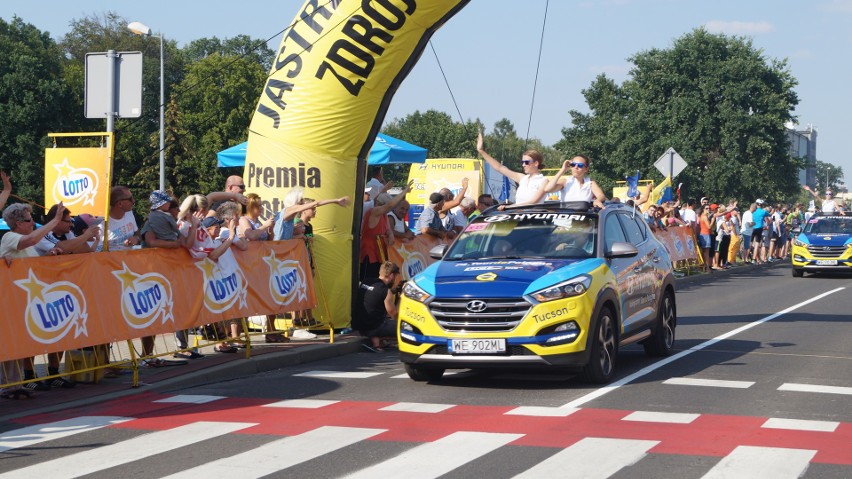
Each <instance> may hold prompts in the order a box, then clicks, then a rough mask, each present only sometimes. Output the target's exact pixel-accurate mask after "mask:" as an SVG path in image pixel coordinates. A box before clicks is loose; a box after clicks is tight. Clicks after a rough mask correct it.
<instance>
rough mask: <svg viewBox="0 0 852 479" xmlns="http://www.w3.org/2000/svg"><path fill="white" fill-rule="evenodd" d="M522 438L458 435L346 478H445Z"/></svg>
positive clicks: (478, 433) (495, 435)
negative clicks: (479, 458)
mask: <svg viewBox="0 0 852 479" xmlns="http://www.w3.org/2000/svg"><path fill="white" fill-rule="evenodd" d="M521 437H523V434H503V433H488V432H464V431H460V432H455V433H453V434H450V435H449V436H445V437H442V438H441V439H438V440H437V441H434V442H428V443H426V444H421V445H419V446H416V447H414V448H412V449H409V450H407V451H405V452H403V453H402V454H400V455H398V456H396V457H394V458H392V459H388V460H387V461H384V462H380V463H378V464H375V465H373V466H370V467H367V468H366V469H361V470H360V471H357V472H355V473H354V474H351V475H349V476H346V477H349V478H363V479H375V478H377V477H405V478H406V479H431V478H435V477H439V476H442V475H444V474H446V473H448V472H450V471H452V470H453V469H455V468H457V467H459V466H462V465H464V464H467V463H468V462H470V461H473V460H474V459H476V458H478V457H481V456H484V455H485V454H488V453H489V452H491V451H493V450H495V449H498V448H500V447H503V446H505V445H506V444H509V443H510V442H512V441H514V440H516V439H518V438H521Z"/></svg>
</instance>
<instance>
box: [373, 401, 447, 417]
mask: <svg viewBox="0 0 852 479" xmlns="http://www.w3.org/2000/svg"><path fill="white" fill-rule="evenodd" d="M453 407H456V405H455V404H430V403H421V402H398V403H396V404H391V405H390V406H385V407H383V408H381V409H379V411H398V412H423V413H431V414H434V413H439V412H444V411H446V410H447V409H450V408H453Z"/></svg>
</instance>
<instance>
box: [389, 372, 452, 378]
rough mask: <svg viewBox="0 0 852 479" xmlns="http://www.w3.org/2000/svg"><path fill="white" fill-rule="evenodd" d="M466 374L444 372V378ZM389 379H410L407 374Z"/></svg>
mask: <svg viewBox="0 0 852 479" xmlns="http://www.w3.org/2000/svg"><path fill="white" fill-rule="evenodd" d="M464 372H467V370H460V371H444V376H455V375H456V374H459V373H464ZM391 379H411V378H410V377H409V376H408V374H397V375H396V376H391Z"/></svg>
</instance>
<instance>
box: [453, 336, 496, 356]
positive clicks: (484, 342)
mask: <svg viewBox="0 0 852 479" xmlns="http://www.w3.org/2000/svg"><path fill="white" fill-rule="evenodd" d="M449 346H450V348H449V349H450V353H452V354H497V353H505V352H506V340H505V339H503V338H498V339H451V340H450V344H449Z"/></svg>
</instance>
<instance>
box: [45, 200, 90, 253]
mask: <svg viewBox="0 0 852 479" xmlns="http://www.w3.org/2000/svg"><path fill="white" fill-rule="evenodd" d="M58 206H59V205H53V206H51V207H50V210H48V211H47V215H45V217H44V219H45V221H50V220H52V219H53V218H55V217H56V210H57V207H58ZM73 225H74V220H73V219H72V218H71V210H69V209H67V208H66V209H65V211H64V212H63V217H62V218H61V219H60V221H59V223H57V225H56V228H53V229H52V230H51V231H50V232H49V233H47V234H46V235H45V236H44V238H42V239H41V241H39V242H38V243H37V244H36V246H35V247H36V251H38V254H39V255H40V256H45V255H47V254H48V253H49V252H50V250H51V249H53V248H59V250H61V251H62V253H64V254H70V253H91V252H92V248H91V246H89V240H91V239H92V238H95V237H96V236H98V233H99V232H100V228H99V227H98V226H89V227H88V228H86V230H85V231H84V232H83V234H82V235H80V236H75V235H74V233H73V232H72V231H71V229H72V227H73Z"/></svg>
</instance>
